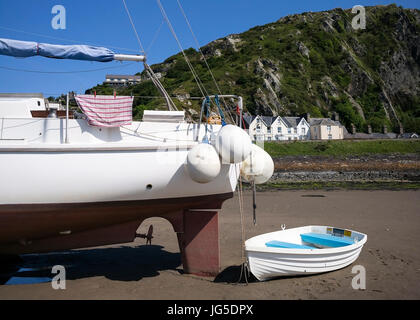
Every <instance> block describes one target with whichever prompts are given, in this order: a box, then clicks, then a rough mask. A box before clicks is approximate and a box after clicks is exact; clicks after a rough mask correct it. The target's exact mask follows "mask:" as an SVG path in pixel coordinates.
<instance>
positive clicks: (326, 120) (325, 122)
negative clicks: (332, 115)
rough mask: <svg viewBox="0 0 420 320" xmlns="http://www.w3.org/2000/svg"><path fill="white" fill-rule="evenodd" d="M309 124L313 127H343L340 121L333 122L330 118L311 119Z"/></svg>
mask: <svg viewBox="0 0 420 320" xmlns="http://www.w3.org/2000/svg"><path fill="white" fill-rule="evenodd" d="M309 124H310V125H311V126H317V125H323V126H327V125H330V126H339V127H342V126H343V125H342V124H341V122H340V121H335V120H331V119H329V118H310V119H309Z"/></svg>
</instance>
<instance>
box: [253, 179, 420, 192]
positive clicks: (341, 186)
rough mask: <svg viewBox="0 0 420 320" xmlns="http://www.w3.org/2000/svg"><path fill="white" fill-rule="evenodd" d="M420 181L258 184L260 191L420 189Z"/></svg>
mask: <svg viewBox="0 0 420 320" xmlns="http://www.w3.org/2000/svg"><path fill="white" fill-rule="evenodd" d="M419 189H420V182H400V181H369V182H363V181H360V182H359V181H327V182H274V183H265V184H262V185H258V186H257V190H258V191H274V190H419Z"/></svg>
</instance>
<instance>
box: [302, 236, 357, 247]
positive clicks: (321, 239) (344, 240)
mask: <svg viewBox="0 0 420 320" xmlns="http://www.w3.org/2000/svg"><path fill="white" fill-rule="evenodd" d="M300 237H301V238H302V241H304V242H307V243H311V244H314V245H319V246H323V247H332V248H337V247H344V246H348V245H351V244H353V243H354V241H353V239H351V238H349V237H337V236H333V235H331V234H323V233H303V234H301V235H300Z"/></svg>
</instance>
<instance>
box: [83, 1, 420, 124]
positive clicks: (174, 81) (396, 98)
mask: <svg viewBox="0 0 420 320" xmlns="http://www.w3.org/2000/svg"><path fill="white" fill-rule="evenodd" d="M366 13H367V20H366V29H365V30H354V29H353V28H352V26H351V21H352V19H353V17H354V14H352V13H351V9H348V10H343V9H334V10H330V11H324V12H307V13H303V14H299V15H290V16H286V17H283V18H281V19H280V20H278V21H276V22H273V23H270V24H266V25H263V26H256V27H254V28H252V29H250V30H248V31H246V32H244V33H241V34H235V35H229V36H227V37H225V38H221V39H218V40H215V41H213V42H211V43H209V44H207V45H205V46H204V47H202V48H201V49H202V51H203V52H204V54H205V56H206V59H207V61H208V63H209V65H210V67H211V69H212V71H213V73H214V75H215V78H216V79H217V81H218V84H219V87H220V88H221V89H222V92H223V93H232V94H238V95H242V96H243V97H244V99H245V100H244V107H245V108H246V109H247V110H248V112H250V113H251V114H262V115H302V114H304V113H308V112H309V113H310V114H311V116H313V117H320V116H328V115H329V114H330V113H331V112H333V111H336V112H338V114H339V115H340V120H341V121H342V122H343V124H344V125H345V126H346V127H347V128H348V129H349V128H350V125H351V123H354V124H355V125H356V127H357V129H358V131H365V130H366V128H367V125H368V124H370V125H371V126H372V129H373V131H376V132H379V131H381V130H382V127H383V125H387V126H388V128H390V129H391V130H394V131H395V132H398V131H399V127H400V125H402V126H403V127H404V130H405V132H420V98H419V92H420V32H419V31H420V11H419V10H416V9H403V8H401V7H397V6H395V5H389V6H375V7H366ZM186 53H187V55H188V57H189V58H190V60H191V62H192V64H193V66H194V68H195V69H196V71H197V73H198V74H199V76H200V78H201V80H202V81H203V83H204V85H205V87H206V89H207V91H208V92H209V93H211V94H215V93H217V91H216V87H215V85H214V83H213V81H212V79H211V76H210V74H209V72H208V70H207V68H206V66H205V63H204V61H203V60H202V59H200V58H201V54H200V53H199V52H198V51H196V50H194V49H192V48H190V49H188V50H186ZM152 69H153V70H154V72H155V73H160V74H161V75H162V78H161V81H162V83H163V85H164V86H165V88H166V89H167V91H168V92H169V93H170V94H171V95H179V96H185V95H186V94H190V95H191V96H200V95H201V94H200V91H199V90H198V87H197V86H196V84H195V81H194V78H193V75H192V74H191V72H190V71H189V69H188V66H187V64H186V62H185V60H184V59H183V57H182V54H181V53H179V54H177V55H174V56H172V57H169V58H168V59H166V60H165V61H164V62H162V63H160V64H156V65H153V66H152ZM142 78H143V79H144V81H143V82H142V83H141V84H138V85H135V86H132V87H128V88H123V89H119V90H118V93H119V94H131V93H132V94H134V95H141V96H157V95H159V93H158V91H157V90H156V89H155V87H154V86H153V84H152V83H151V81H150V80H148V79H147V77H146V75H145V74H144V73H142ZM92 90H96V92H97V93H98V94H104V93H105V94H112V90H113V88H112V87H109V86H108V85H98V86H96V87H94V88H92V89H90V90H87V92H88V93H89V92H91V91H92ZM174 100H175V102H176V104H177V105H178V106H179V107H180V108H183V109H185V110H186V111H187V115H188V116H189V117H190V118H193V119H194V118H196V116H197V115H196V111H197V110H198V108H199V103H198V101H194V100H193V101H190V102H188V100H183V101H181V100H178V99H174ZM162 107H163V100H159V99H148V98H147V99H146V98H144V99H140V98H136V99H135V109H134V116H135V117H136V118H140V117H141V116H142V111H143V110H144V109H154V108H162Z"/></svg>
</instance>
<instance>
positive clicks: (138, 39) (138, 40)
mask: <svg viewBox="0 0 420 320" xmlns="http://www.w3.org/2000/svg"><path fill="white" fill-rule="evenodd" d="M122 2H123V3H124V7H125V11H126V12H127V15H128V18H129V19H130V23H131V26H132V27H133V30H134V33H135V34H136V37H137V42H138V43H139V46H140V50H141V52H143V53H144V54H146V52H145V51H144V48H143V45H142V44H141V41H140V37H139V34H138V33H137V30H136V27H135V26H134V22H133V19H131V15H130V11H129V10H128V8H127V4H126V3H125V0H122Z"/></svg>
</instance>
